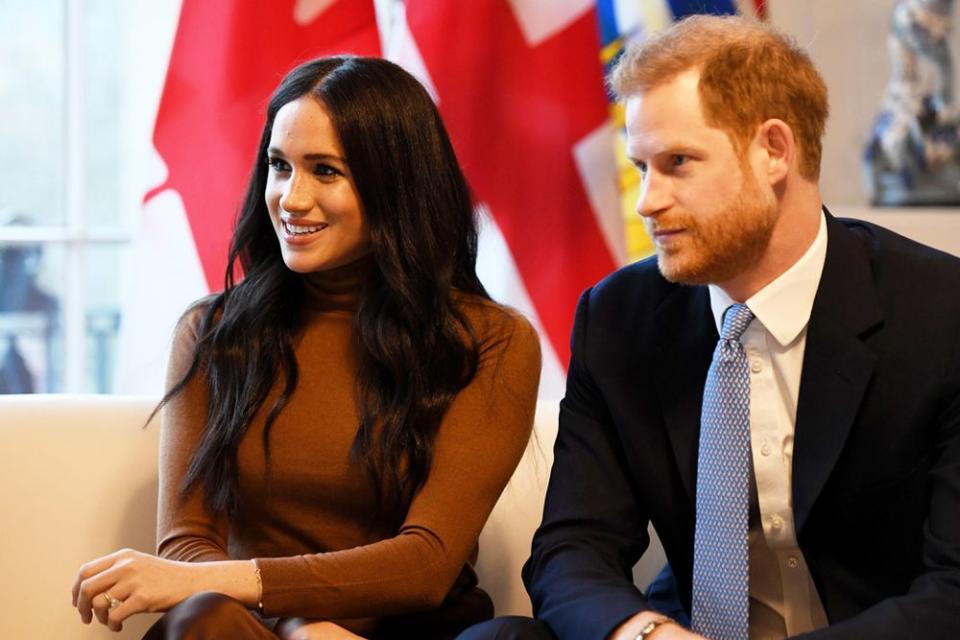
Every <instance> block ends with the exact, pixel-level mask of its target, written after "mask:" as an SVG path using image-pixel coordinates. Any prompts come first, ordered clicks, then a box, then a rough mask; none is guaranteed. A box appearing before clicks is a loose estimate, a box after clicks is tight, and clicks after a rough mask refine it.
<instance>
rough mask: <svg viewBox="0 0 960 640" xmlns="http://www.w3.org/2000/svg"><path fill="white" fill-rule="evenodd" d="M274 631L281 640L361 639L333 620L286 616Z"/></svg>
mask: <svg viewBox="0 0 960 640" xmlns="http://www.w3.org/2000/svg"><path fill="white" fill-rule="evenodd" d="M274 632H275V633H276V634H277V635H278V636H280V638H281V639H282V640H358V639H359V640H363V637H362V636H358V635H357V634H355V633H351V632H350V631H347V630H346V629H344V628H343V627H341V626H340V625H338V624H334V623H333V622H327V621H322V622H310V621H309V620H304V619H303V618H286V619H285V620H283V621H281V622H280V624H278V625H277V628H276V629H275V630H274Z"/></svg>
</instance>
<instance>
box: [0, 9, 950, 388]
mask: <svg viewBox="0 0 960 640" xmlns="http://www.w3.org/2000/svg"><path fill="white" fill-rule="evenodd" d="M896 4H897V0H847V1H846V2H835V1H832V0H805V1H803V2H798V1H797V0H767V1H758V0H740V1H739V2H737V1H735V0H727V1H714V2H709V1H704V0H699V1H697V2H684V1H680V0H470V1H467V2H459V1H458V2H454V1H453V0H447V1H445V2H444V1H437V0H433V1H430V2H427V1H421V0H407V1H406V2H403V1H401V0H376V1H374V0H282V1H281V0H277V1H275V2H256V1H255V0H246V1H244V0H183V1H182V2H180V1H177V0H2V1H0V393H31V392H45V393H49V392H53V393H61V392H70V393H77V392H82V393H86V392H89V393H146V394H153V395H156V394H158V393H159V392H160V391H161V389H162V384H163V375H164V374H163V371H164V361H165V356H166V351H167V349H168V347H169V341H170V335H171V332H172V329H173V326H174V324H175V322H176V320H177V318H178V317H179V315H180V314H181V313H182V311H183V310H184V308H185V307H186V305H187V304H189V302H190V301H192V300H195V299H196V298H198V297H201V296H203V295H205V294H206V293H208V292H209V291H212V290H217V289H219V288H220V287H221V286H222V281H223V275H222V274H223V268H224V265H225V249H226V243H227V241H228V236H229V229H230V224H231V222H232V219H233V215H234V212H235V210H236V206H237V203H238V201H239V198H240V196H241V195H242V189H243V185H244V181H245V176H246V174H247V172H248V171H249V168H250V166H251V163H252V162H253V160H254V159H253V157H252V154H253V151H254V149H255V145H256V137H257V136H258V134H259V129H260V126H261V124H262V118H263V107H264V105H265V103H266V99H267V97H268V94H269V91H270V90H271V89H272V88H273V87H274V86H275V85H276V83H277V82H278V81H279V78H280V77H281V75H282V74H283V72H285V71H286V70H288V69H289V68H290V67H291V66H293V64H295V63H296V62H298V61H302V60H305V59H308V58H311V57H314V56H317V55H326V54H330V53H335V52H340V51H349V52H354V53H359V54H365V55H383V56H386V57H388V58H390V59H393V60H396V61H398V62H399V63H400V64H403V65H404V66H406V67H407V68H408V69H410V70H411V72H413V73H414V74H415V75H417V76H418V77H419V78H420V79H421V80H422V81H423V82H424V83H425V85H427V87H428V88H429V89H430V91H431V92H432V93H433V95H434V97H435V98H436V99H437V101H438V104H439V106H440V108H441V112H442V114H443V116H444V119H445V120H446V121H447V123H448V126H449V128H450V132H451V136H452V137H453V140H454V144H455V146H456V148H457V152H458V155H459V157H460V159H461V162H462V163H463V164H464V168H465V171H466V173H467V176H468V178H469V179H470V181H471V184H472V186H473V188H474V190H475V192H476V195H477V200H478V205H479V208H480V211H481V213H482V216H483V218H484V227H483V228H484V233H483V242H482V252H481V259H480V271H481V277H482V278H483V280H484V282H485V283H486V284H487V285H488V287H489V288H490V290H491V292H492V293H493V294H494V296H495V297H497V298H499V299H501V300H503V301H505V302H507V303H509V304H512V305H514V306H516V307H518V308H520V309H521V310H523V311H524V312H525V313H527V314H528V315H530V316H531V318H533V320H534V322H535V324H536V326H537V327H538V329H540V331H541V336H542V339H543V346H544V354H545V359H544V360H545V364H544V377H543V390H542V394H543V395H545V396H549V397H556V396H559V395H560V394H561V393H562V384H563V375H564V373H563V372H564V366H565V365H564V363H565V362H566V359H567V355H568V354H567V352H566V349H567V346H566V344H567V334H568V332H569V327H570V321H571V317H572V312H573V305H574V304H575V302H576V297H577V295H578V294H579V292H580V291H581V290H582V289H583V288H584V287H586V286H589V285H590V284H592V283H593V282H595V281H596V280H597V279H599V278H600V277H601V276H602V275H603V274H604V273H607V272H609V271H611V270H613V269H614V268H616V267H617V266H618V265H621V264H624V263H626V262H628V261H631V260H636V259H639V258H642V257H644V256H646V255H648V254H649V253H650V244H649V241H648V240H647V239H646V238H645V236H644V235H643V232H642V228H641V226H640V225H639V222H638V220H637V219H636V216H635V215H633V214H632V204H631V202H632V199H633V197H634V196H633V195H632V194H631V189H633V188H635V186H636V184H635V183H636V178H635V176H634V175H633V174H632V171H631V170H629V169H627V168H626V167H625V166H624V163H623V160H622V158H619V157H618V155H617V154H618V153H619V151H618V148H619V147H622V143H621V142H620V141H619V134H618V127H619V125H620V124H621V119H622V116H621V115H620V114H619V113H618V111H617V109H616V108H614V107H613V106H612V105H610V104H608V101H607V98H606V95H605V92H604V89H603V84H602V74H603V72H604V68H605V67H606V66H608V65H609V64H610V63H611V62H612V61H613V60H615V58H616V55H617V53H618V51H619V50H620V49H621V48H622V45H623V43H624V42H625V41H626V40H628V39H630V38H643V37H645V36H646V35H647V34H649V33H651V32H653V31H656V30H657V29H659V28H662V27H663V26H664V25H666V24H669V23H670V22H671V21H673V20H674V19H676V18H678V17H682V16H683V15H686V14H687V13H690V12H696V11H706V12H714V13H728V12H739V13H742V14H744V15H750V16H754V17H757V18H758V19H766V20H769V21H771V22H772V23H773V24H775V25H777V26H778V27H780V28H781V29H782V30H784V31H786V32H787V33H789V34H791V35H793V36H794V37H795V38H796V39H797V40H798V41H799V42H800V43H801V44H802V45H803V46H804V47H806V48H807V49H808V50H809V51H810V53H811V54H812V56H813V58H814V61H815V63H816V64H817V65H818V67H819V69H820V71H821V73H822V74H823V75H824V77H825V79H826V82H827V85H828V88H829V92H830V102H831V118H830V122H829V125H828V131H827V136H826V140H825V147H824V163H823V171H822V188H823V193H824V197H825V201H826V203H827V206H828V207H830V208H831V210H832V211H833V213H835V214H838V215H846V216H852V217H864V218H869V219H872V220H876V221H878V222H880V223H881V224H886V225H887V226H890V227H892V228H894V229H895V230H898V231H900V232H901V233H906V234H907V235H912V236H915V237H917V238H918V239H920V240H922V241H924V242H927V243H929V244H934V245H935V246H939V247H941V248H943V249H946V250H949V251H953V252H955V253H960V222H958V220H960V218H956V217H955V214H954V213H953V210H952V209H946V208H944V209H936V208H924V209H918V210H906V209H898V210H875V209H872V208H871V207H869V206H868V201H869V194H868V193H867V192H866V190H865V186H864V181H863V179H862V168H861V164H862V160H861V159H862V157H863V153H864V148H865V146H866V144H867V142H868V139H869V137H870V132H871V129H872V127H873V124H874V121H875V119H876V117H877V114H878V113H879V110H880V105H881V102H882V99H883V96H884V90H885V87H886V85H887V82H888V80H889V76H890V61H889V58H888V55H887V38H888V35H889V33H890V23H891V15H892V13H893V10H894V7H895V5H896ZM958 10H960V9H958V8H957V7H953V8H952V11H953V14H956V12H957V11H958ZM956 22H957V20H956V15H953V24H956ZM949 41H950V47H951V51H953V53H954V57H955V56H956V54H957V49H958V46H960V42H958V38H957V37H956V35H955V34H954V33H952V32H951V35H950V36H949ZM951 73H954V71H953V70H951Z"/></svg>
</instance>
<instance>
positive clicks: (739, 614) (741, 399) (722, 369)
mask: <svg viewBox="0 0 960 640" xmlns="http://www.w3.org/2000/svg"><path fill="white" fill-rule="evenodd" d="M751 320H753V313H751V311H750V309H748V308H747V306H746V305H744V304H735V305H733V306H731V307H730V308H728V309H727V310H726V312H725V314H724V318H723V329H722V330H721V332H720V341H719V342H717V348H716V350H714V352H713V362H711V363H710V370H709V371H708V372H707V384H706V386H705V387H704V390H703V413H702V414H701V417H700V453H699V457H698V459H697V521H696V533H695V536H694V542H693V630H694V631H695V632H697V633H699V634H700V635H703V636H706V637H707V638H710V640H747V637H748V635H749V611H750V609H749V607H750V603H749V590H750V573H749V562H748V558H747V535H748V527H749V517H750V369H749V365H748V363H747V354H746V353H745V352H744V350H743V345H741V344H740V336H741V335H742V334H743V332H744V331H745V330H746V329H747V325H749V324H750V321H751Z"/></svg>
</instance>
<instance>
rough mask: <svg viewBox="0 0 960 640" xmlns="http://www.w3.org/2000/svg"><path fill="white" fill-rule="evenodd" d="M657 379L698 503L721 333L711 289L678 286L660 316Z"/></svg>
mask: <svg viewBox="0 0 960 640" xmlns="http://www.w3.org/2000/svg"><path fill="white" fill-rule="evenodd" d="M656 319H657V336H656V337H657V363H656V366H657V371H658V372H660V373H659V374H658V375H656V376H655V378H656V386H657V393H658V396H659V398H660V406H661V408H662V410H663V419H664V422H665V423H666V427H667V434H668V437H669V439H670V445H671V447H672V449H673V455H674V459H675V460H676V462H677V468H678V469H679V470H680V476H681V478H682V480H683V485H684V487H685V488H686V490H687V495H688V496H689V497H690V501H691V504H693V497H694V492H695V490H696V486H697V480H696V474H697V445H698V441H699V438H700V409H701V406H702V404H703V385H704V381H705V380H706V377H707V369H709V368H710V360H711V359H712V357H713V349H714V347H715V346H716V344H717V338H718V335H717V329H716V326H715V324H714V321H713V315H712V314H711V312H710V295H709V293H708V292H707V288H706V287H678V288H677V289H676V290H675V291H674V292H673V294H672V295H670V296H669V297H667V298H666V299H665V300H664V301H663V303H662V304H661V305H660V307H658V308H657V311H656Z"/></svg>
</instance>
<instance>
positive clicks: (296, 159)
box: [264, 96, 370, 273]
mask: <svg viewBox="0 0 960 640" xmlns="http://www.w3.org/2000/svg"><path fill="white" fill-rule="evenodd" d="M267 164H268V165H269V169H268V171H269V174H268V176H267V189H266V192H265V194H264V197H265V199H266V201H267V210H268V211H269V212H270V220H271V221H272V222H273V228H274V231H276V233H277V238H278V239H279V240H280V252H281V254H282V255H283V261H284V263H285V264H286V265H287V267H288V268H289V269H290V270H291V271H296V272H297V273H310V272H313V271H325V270H327V269H333V268H335V267H339V266H341V265H344V264H347V263H348V262H352V261H353V260H356V259H357V258H359V257H361V256H363V255H365V254H367V253H369V251H370V234H369V232H368V231H367V226H366V224H365V223H364V219H363V212H362V211H361V207H360V199H359V198H358V197H357V191H356V188H355V187H354V184H353V178H352V177H351V175H350V168H349V167H348V166H347V164H346V162H344V159H343V150H342V149H341V148H340V139H339V137H338V136H337V132H336V131H335V130H334V128H333V123H332V122H331V120H330V117H329V116H328V115H327V111H326V109H325V108H324V107H323V105H322V104H321V103H320V101H319V100H317V99H316V98H313V97H311V96H305V97H302V98H299V99H297V100H294V101H292V102H288V103H287V104H285V105H283V107H281V108H280V110H279V111H278V112H277V116H276V118H275V119H274V121H273V130H272V131H271V132H270V146H269V148H268V149H267Z"/></svg>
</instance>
